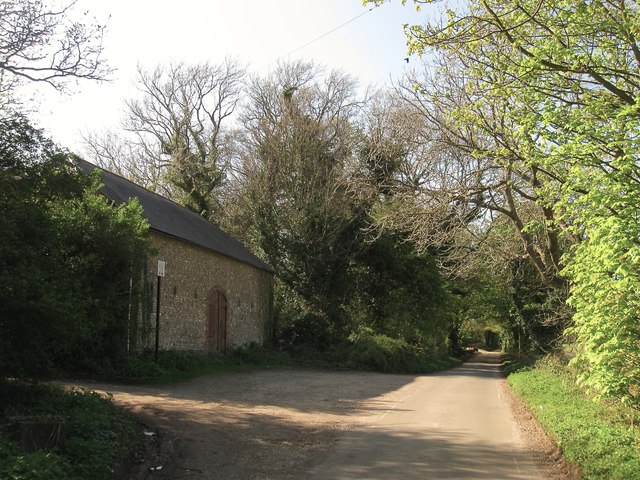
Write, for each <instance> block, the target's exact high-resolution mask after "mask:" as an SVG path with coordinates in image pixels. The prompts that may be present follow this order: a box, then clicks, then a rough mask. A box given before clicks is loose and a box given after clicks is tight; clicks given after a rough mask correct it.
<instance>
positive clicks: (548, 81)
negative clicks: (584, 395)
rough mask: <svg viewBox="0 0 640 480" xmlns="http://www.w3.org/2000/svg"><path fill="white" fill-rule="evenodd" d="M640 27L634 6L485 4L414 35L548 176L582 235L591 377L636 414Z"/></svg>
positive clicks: (578, 265) (546, 189)
mask: <svg viewBox="0 0 640 480" xmlns="http://www.w3.org/2000/svg"><path fill="white" fill-rule="evenodd" d="M416 3H424V2H416ZM639 24H640V11H639V9H638V6H637V4H636V3H635V2H631V1H626V0H619V1H618V0H616V1H614V0H599V1H594V2H560V1H553V0H544V1H529V0H521V1H515V0H514V1H507V2H497V1H493V0H481V1H473V2H471V3H470V5H469V9H468V11H467V12H462V13H460V14H456V13H453V12H452V13H451V14H450V15H449V17H448V19H447V20H445V21H444V22H443V23H442V24H437V23H430V24H428V25H426V26H411V27H410V28H409V30H408V32H409V34H410V45H411V46H410V48H411V49H412V51H414V52H416V53H421V52H424V51H425V49H426V48H429V47H432V48H435V49H436V50H438V51H440V52H445V53H446V54H447V55H450V56H452V57H454V58H456V59H457V61H459V62H460V63H461V64H462V65H464V66H465V74H466V75H467V76H468V77H469V78H471V79H473V83H472V84H471V89H470V91H471V94H472V95H473V98H474V104H475V105H477V106H478V107H481V106H483V105H484V106H487V105H494V104H497V105H499V106H500V108H501V111H502V112H503V113H504V114H505V118H507V119H508V120H509V123H508V124H509V125H510V126H511V131H512V132H513V138H514V139H515V140H516V142H517V143H516V145H517V146H518V147H519V151H520V152H521V153H522V154H523V155H522V158H523V160H524V161H525V162H526V163H525V164H526V165H536V167H537V169H538V172H539V173H540V175H541V176H542V177H543V178H545V179H546V180H547V181H545V182H544V183H543V184H542V185H540V186H539V187H538V188H537V189H536V192H537V198H536V199H535V201H536V204H537V205H538V206H539V207H540V208H543V209H548V210H551V211H553V213H554V216H555V220H554V223H555V225H557V226H561V227H563V228H564V229H565V231H567V232H568V233H569V234H570V235H572V236H573V237H574V238H575V239H577V240H578V242H577V244H576V245H575V246H574V247H573V248H572V250H571V252H570V255H568V256H567V257H566V260H565V264H566V265H567V266H566V268H565V270H564V272H563V273H564V275H566V276H567V277H568V278H569V280H570V281H571V298H570V303H571V305H572V306H573V307H574V308H575V310H576V315H575V316H574V321H575V327H574V328H573V329H572V330H571V331H572V332H573V333H574V334H576V336H577V339H578V344H579V345H580V347H581V349H580V352H579V354H578V357H577V361H578V363H580V364H582V365H583V366H584V367H585V370H584V372H583V375H582V380H583V381H584V382H585V383H586V384H587V385H589V386H590V387H592V388H593V389H595V390H596V391H599V392H600V393H604V394H611V395H614V396H616V397H618V398H620V399H622V400H624V401H627V402H629V403H631V404H632V405H634V406H635V407H636V408H640V387H639V384H640V382H639V379H640V370H639V369H638V365H639V363H638V359H637V351H638V344H639V342H640V336H639V333H638V329H637V324H638V313H637V312H638V310H637V304H638V291H640V290H639V289H638V287H640V271H639V270H638V263H637V259H638V258H639V255H638V254H639V253H640V242H639V241H638V238H639V234H640V227H639V226H640V222H639V220H640V218H639V217H638V211H640V210H639V208H640V204H639V203H640V200H639V199H640V191H639V186H640V163H639V162H638V154H639V151H638V142H637V137H638V136H637V132H638V129H639V127H640V125H639V120H640V114H639V112H638V102H637V99H638V98H640V76H639V74H638V68H639V67H640V45H639V43H638V40H637V35H638V25H639ZM465 120H469V119H468V118H467V119H465ZM493 151H494V153H496V154H499V153H500V149H498V148H494V149H493Z"/></svg>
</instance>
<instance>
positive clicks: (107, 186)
mask: <svg viewBox="0 0 640 480" xmlns="http://www.w3.org/2000/svg"><path fill="white" fill-rule="evenodd" d="M77 164H78V166H79V167H80V169H81V170H82V171H84V172H85V173H91V172H92V171H93V170H95V169H98V170H101V172H102V183H103V184H104V185H103V186H102V187H101V188H100V193H102V194H103V195H104V196H105V197H107V198H108V199H110V200H112V201H113V202H115V203H116V204H121V203H125V202H127V201H128V200H129V199H131V198H137V199H138V200H139V202H140V205H141V206H142V209H143V211H144V217H145V218H146V219H147V221H148V222H149V227H150V228H151V229H152V230H155V231H157V232H160V233H164V234H165V235H169V236H172V237H175V238H179V239H180V240H184V241H185V242H188V243H191V244H194V245H197V246H199V247H202V248H205V249H207V250H211V251H213V252H216V253H219V254H221V255H224V256H226V257H230V258H233V259H235V260H238V261H240V262H243V263H247V264H249V265H252V266H254V267H256V268H259V269H261V270H266V271H267V272H271V273H273V269H272V268H271V267H270V266H269V265H267V264H266V263H265V262H263V261H262V260H260V259H259V258H258V257H256V256H255V255H254V254H253V253H251V252H250V251H249V250H248V249H247V248H246V247H245V246H244V245H242V244H241V243H240V242H238V241H237V240H235V239H234V238H232V237H231V236H229V235H228V234H227V233H225V232H224V231H222V229H220V227H218V226H217V225H215V224H213V223H211V222H209V221H207V220H206V219H204V218H203V217H201V216H200V215H197V214H195V213H193V212H191V211H190V210H187V209H186V208H184V207H181V206H180V205H178V204H177V203H174V202H172V201H171V200H169V199H167V198H164V197H162V196H161V195H158V194H156V193H153V192H150V191H149V190H147V189H145V188H143V187H141V186H140V185H136V184H135V183H133V182H130V181H129V180H127V179H125V178H123V177H120V176H118V175H115V174H113V173H111V172H108V171H106V170H103V169H101V168H100V167H97V166H96V165H94V164H92V163H89V162H87V161H85V160H81V159H78V160H77Z"/></svg>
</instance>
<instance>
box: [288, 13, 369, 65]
mask: <svg viewBox="0 0 640 480" xmlns="http://www.w3.org/2000/svg"><path fill="white" fill-rule="evenodd" d="M379 6H380V5H374V6H373V7H371V8H369V9H368V10H365V11H364V12H362V13H361V14H359V15H356V16H355V17H353V18H352V19H350V20H347V21H346V22H344V23H343V24H341V25H338V26H337V27H335V28H334V29H332V30H329V31H328V32H326V33H323V34H322V35H320V36H319V37H317V38H314V39H313V40H311V41H309V42H307V43H305V44H304V45H302V46H300V47H298V48H296V49H295V50H291V51H290V52H289V53H287V54H286V55H285V57H289V56H291V55H293V54H294V53H296V52H299V51H300V50H302V49H303V48H307V47H308V46H309V45H312V44H314V43H316V42H317V41H319V40H322V39H323V38H324V37H326V36H327V35H331V34H332V33H333V32H335V31H337V30H340V29H341V28H342V27H345V26H347V25H349V24H350V23H352V22H355V21H356V20H357V19H359V18H360V17H362V16H363V15H366V14H367V13H369V12H371V11H372V10H373V9H375V8H377V7H379Z"/></svg>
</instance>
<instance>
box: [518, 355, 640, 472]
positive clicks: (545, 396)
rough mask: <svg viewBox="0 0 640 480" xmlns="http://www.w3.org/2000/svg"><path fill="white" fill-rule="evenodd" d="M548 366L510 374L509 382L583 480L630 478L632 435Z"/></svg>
mask: <svg viewBox="0 0 640 480" xmlns="http://www.w3.org/2000/svg"><path fill="white" fill-rule="evenodd" d="M552 365H555V366H553V368H549V367H544V368H543V367H538V368H534V369H531V370H527V371H521V372H519V373H514V374H512V375H510V376H509V383H510V384H511V386H512V388H513V389H514V390H515V392H516V393H517V394H518V395H519V396H521V397H522V398H523V399H524V400H525V402H527V403H528V404H529V406H530V407H531V410H532V412H533V414H534V415H535V416H536V418H537V419H538V420H539V421H540V423H541V424H542V425H543V426H544V428H545V429H546V430H547V432H549V433H550V434H551V435H553V437H554V438H555V439H556V441H557V442H558V444H559V446H560V447H561V448H562V451H563V453H564V455H565V457H566V458H567V459H568V460H570V461H571V462H573V463H575V464H577V465H578V466H579V467H580V468H581V473H582V475H583V477H584V478H585V479H603V480H604V479H606V480H613V479H620V480H622V479H628V478H635V477H636V476H637V473H638V472H639V471H640V452H639V451H638V448H637V442H638V440H639V438H638V435H637V434H636V433H635V432H634V431H633V430H632V429H631V428H630V426H629V424H628V423H627V424H625V423H621V422H620V421H619V418H620V417H621V416H622V415H620V414H617V415H616V414H613V413H612V412H611V410H610V409H607V408H605V407H604V406H603V405H601V404H598V403H596V402H594V401H593V400H592V399H590V398H588V397H586V396H585V395H584V394H583V393H582V392H581V391H580V390H579V389H578V388H577V387H576V385H575V381H574V380H573V377H572V376H571V375H568V374H567V371H566V370H564V369H562V368H560V367H558V366H557V364H552Z"/></svg>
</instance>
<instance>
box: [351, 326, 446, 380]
mask: <svg viewBox="0 0 640 480" xmlns="http://www.w3.org/2000/svg"><path fill="white" fill-rule="evenodd" d="M344 350H345V360H346V361H347V362H348V363H349V364H351V365H352V366H354V367H356V368H362V369H366V370H375V371H381V372H402V373H423V372H431V371H434V370H438V369H442V368H447V367H450V366H453V365H454V364H455V363H456V361H455V360H452V359H450V358H446V357H442V356H439V355H435V354H433V353H431V352H430V351H429V350H428V349H426V348H424V347H422V346H419V345H412V344H409V343H407V342H406V341H404V340H402V339H398V338H391V337H388V336H386V335H382V334H378V333H375V332H374V331H373V330H371V329H368V328H362V329H360V330H359V331H358V332H356V333H353V334H352V335H351V336H350V337H349V343H348V344H347V345H346V346H345V347H344Z"/></svg>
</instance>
